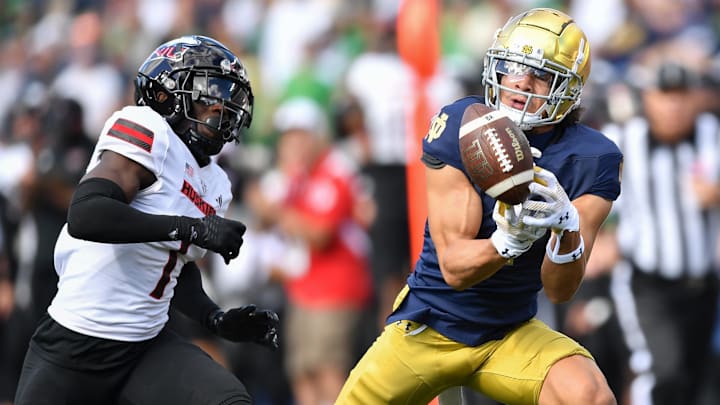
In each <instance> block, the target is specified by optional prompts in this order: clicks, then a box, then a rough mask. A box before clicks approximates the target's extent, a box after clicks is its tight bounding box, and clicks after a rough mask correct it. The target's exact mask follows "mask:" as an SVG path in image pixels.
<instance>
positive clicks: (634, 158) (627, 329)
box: [603, 61, 720, 405]
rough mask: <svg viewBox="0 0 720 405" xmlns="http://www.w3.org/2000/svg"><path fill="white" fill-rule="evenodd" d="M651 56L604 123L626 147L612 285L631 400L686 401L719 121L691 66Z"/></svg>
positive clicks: (697, 375) (705, 302) (710, 310)
mask: <svg viewBox="0 0 720 405" xmlns="http://www.w3.org/2000/svg"><path fill="white" fill-rule="evenodd" d="M656 66H657V67H656V68H655V69H653V74H652V76H651V77H652V80H651V83H650V84H649V85H647V86H644V88H642V89H641V91H640V101H641V105H642V108H643V111H642V114H641V115H640V116H637V117H635V118H632V119H630V120H628V121H626V122H625V123H623V124H622V125H610V126H609V127H607V128H604V130H603V132H604V133H606V134H608V136H610V137H611V138H614V139H615V140H616V141H617V142H618V144H619V145H620V148H621V149H622V151H623V154H624V156H625V162H624V169H623V186H622V193H621V196H620V198H619V200H618V203H617V204H616V208H617V213H618V217H619V223H618V230H617V239H618V246H619V248H620V252H621V255H622V258H623V260H622V261H621V262H620V263H619V264H618V266H617V267H616V269H615V271H614V274H613V278H614V281H613V287H612V288H613V296H614V298H615V300H616V304H617V308H618V312H619V313H618V316H619V318H620V322H621V324H622V326H623V331H624V333H625V340H626V342H627V344H628V346H629V348H630V350H631V353H632V354H631V357H630V369H631V370H632V371H633V372H634V379H633V381H632V384H631V387H630V395H631V398H632V403H633V404H634V405H644V404H654V405H662V404H673V405H676V404H694V403H696V398H697V392H698V390H699V387H700V385H701V382H702V378H703V376H704V374H705V368H706V363H705V362H706V359H708V358H709V357H710V356H709V354H710V350H711V346H710V344H711V336H712V332H713V328H714V320H715V312H716V309H717V302H718V301H717V300H718V281H717V273H716V272H717V253H716V251H717V245H718V241H717V239H718V231H719V225H720V183H719V182H720V125H719V124H718V118H717V117H716V116H715V115H714V114H712V113H709V112H705V111H707V108H706V107H705V106H706V104H704V103H703V97H704V96H706V95H707V93H706V91H707V90H706V89H704V88H703V87H704V85H703V83H702V81H701V80H700V75H699V74H697V73H694V72H693V70H691V69H690V68H688V67H683V66H681V65H678V64H676V63H675V62H667V61H666V62H663V63H659V64H657V65H656Z"/></svg>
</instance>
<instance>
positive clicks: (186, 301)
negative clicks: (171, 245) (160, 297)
mask: <svg viewBox="0 0 720 405" xmlns="http://www.w3.org/2000/svg"><path fill="white" fill-rule="evenodd" d="M172 307H173V309H175V310H177V311H179V312H180V313H182V314H183V315H185V316H187V317H188V318H190V319H192V320H194V321H196V322H198V323H200V324H202V325H203V326H206V327H207V326H208V324H207V322H209V320H210V319H209V318H210V315H211V314H213V313H215V312H217V311H218V310H219V309H220V307H219V306H218V305H217V304H216V303H215V302H214V301H213V300H212V299H211V298H210V297H209V296H208V295H207V293H206V292H205V290H204V289H203V286H202V277H201V275H200V269H199V268H198V266H197V265H196V264H195V263H194V262H189V263H187V264H186V265H185V266H184V267H183V268H182V271H181V272H180V275H179V276H178V281H177V286H176V287H175V295H174V296H173V300H172Z"/></svg>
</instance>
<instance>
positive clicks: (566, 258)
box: [545, 234, 585, 264]
mask: <svg viewBox="0 0 720 405" xmlns="http://www.w3.org/2000/svg"><path fill="white" fill-rule="evenodd" d="M561 238H562V234H558V235H557V238H556V239H557V241H556V242H555V247H554V248H553V247H552V246H551V245H552V238H550V239H549V240H548V243H547V245H545V253H546V254H547V257H548V259H550V261H551V262H553V263H555V264H565V263H572V262H574V261H577V260H578V259H580V258H581V257H582V255H583V252H584V251H585V241H584V240H583V237H582V235H580V244H579V245H578V247H577V248H575V250H573V251H572V252H570V253H565V254H562V255H561V254H560V253H559V252H560V239H561Z"/></svg>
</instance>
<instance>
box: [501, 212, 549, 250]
mask: <svg viewBox="0 0 720 405" xmlns="http://www.w3.org/2000/svg"><path fill="white" fill-rule="evenodd" d="M523 215H524V211H521V212H520V214H519V215H518V214H517V213H516V212H515V207H513V206H510V205H508V204H505V203H503V202H500V201H497V202H496V203H495V209H494V210H493V219H494V220H495V223H496V224H497V229H496V230H495V232H493V234H492V235H491V236H490V240H491V241H492V244H493V245H494V246H495V249H497V251H498V253H499V254H500V256H502V257H504V258H506V259H514V258H516V257H518V256H520V255H521V254H523V253H525V252H527V251H528V250H529V249H530V247H531V246H532V244H533V243H534V242H535V241H536V240H538V239H540V238H542V237H543V236H544V235H545V232H547V229H546V228H539V227H535V226H527V225H525V224H523V222H522V221H521V219H522V217H523Z"/></svg>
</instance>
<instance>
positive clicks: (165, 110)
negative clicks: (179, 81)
mask: <svg viewBox="0 0 720 405" xmlns="http://www.w3.org/2000/svg"><path fill="white" fill-rule="evenodd" d="M137 80H138V83H137V88H138V89H139V91H140V92H141V94H140V97H138V101H139V102H140V101H142V103H143V104H144V105H147V106H148V107H150V108H152V109H153V110H155V111H157V112H158V113H160V114H161V115H164V116H168V115H171V114H173V113H174V112H175V96H174V95H173V94H172V93H171V92H170V91H168V90H167V89H166V88H165V87H164V86H163V85H162V84H160V83H159V82H158V81H157V80H155V79H152V78H149V77H147V76H144V75H138V79H137Z"/></svg>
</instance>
